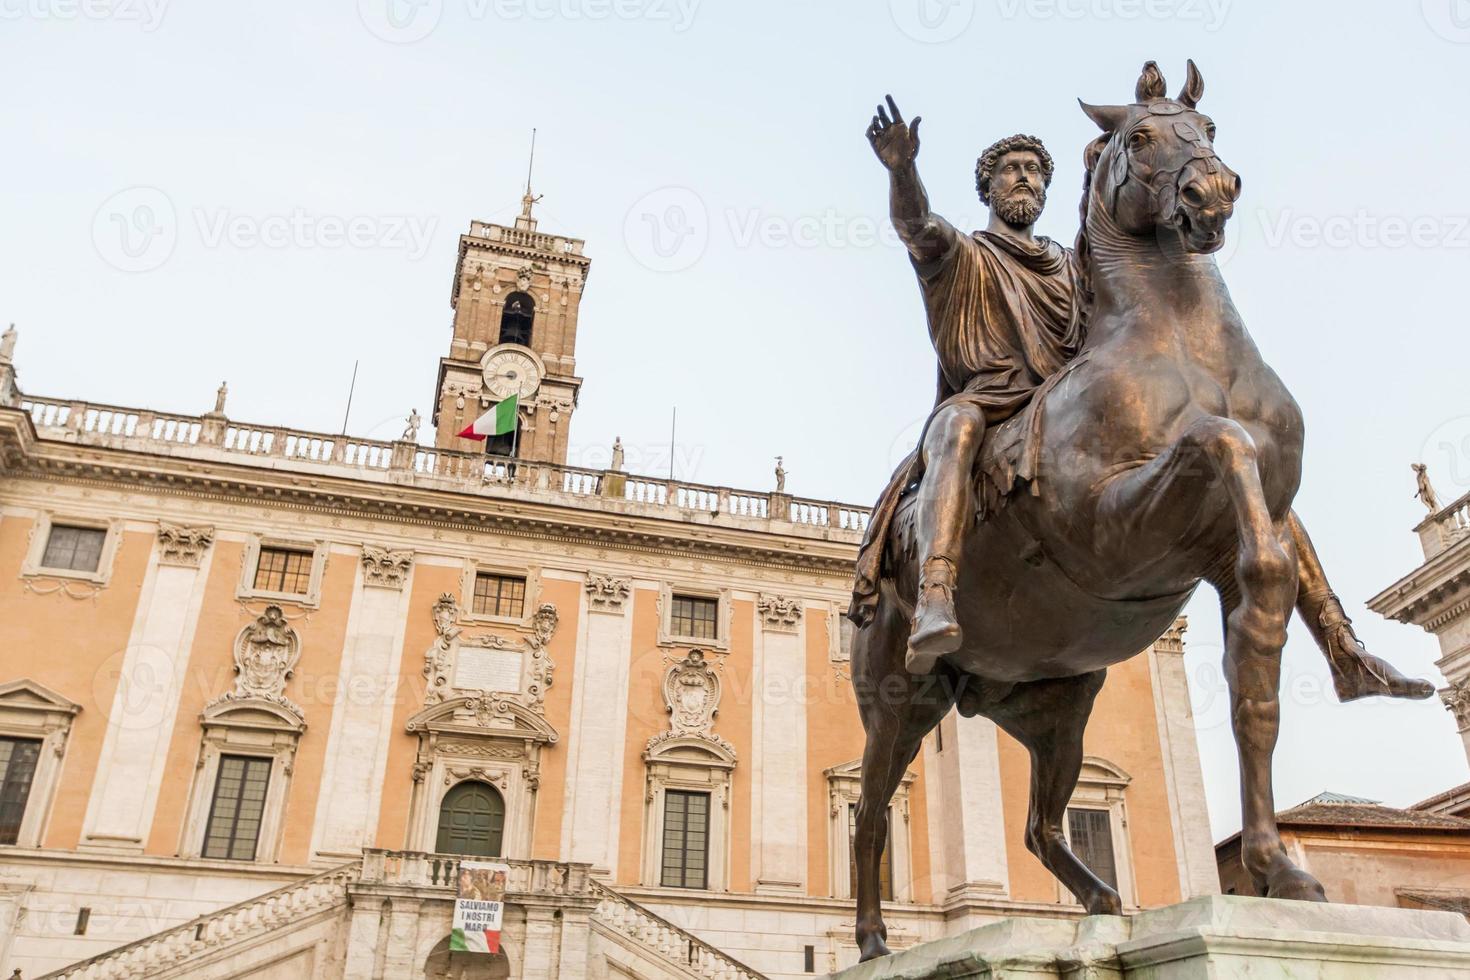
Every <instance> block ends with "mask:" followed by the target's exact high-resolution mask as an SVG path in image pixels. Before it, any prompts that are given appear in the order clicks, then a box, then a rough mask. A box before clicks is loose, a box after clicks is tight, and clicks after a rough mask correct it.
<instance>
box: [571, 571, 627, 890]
mask: <svg viewBox="0 0 1470 980" xmlns="http://www.w3.org/2000/svg"><path fill="white" fill-rule="evenodd" d="M585 595H586V599H585V602H584V609H583V615H582V616H581V617H580V619H581V624H582V625H581V635H580V636H579V637H578V638H577V657H576V668H575V672H574V675H573V678H572V713H571V725H570V726H569V727H570V730H569V731H568V733H567V772H568V778H567V793H566V802H565V804H564V808H563V811H562V824H561V826H562V839H561V852H560V853H561V856H562V858H563V860H568V861H585V862H586V863H588V864H590V865H592V870H593V872H594V873H595V874H607V873H610V872H612V871H613V870H614V869H615V868H616V867H617V861H618V825H619V822H618V817H619V815H620V814H622V812H623V809H622V791H623V746H624V742H625V736H626V732H627V719H628V669H629V661H630V658H631V657H632V649H631V647H632V640H631V635H630V625H629V623H630V620H631V616H630V611H631V610H630V608H629V607H630V606H631V605H632V602H633V599H632V582H631V580H629V579H626V578H616V577H614V576H610V575H602V574H598V573H595V572H594V573H592V574H590V575H588V577H587V583H586V593H585Z"/></svg>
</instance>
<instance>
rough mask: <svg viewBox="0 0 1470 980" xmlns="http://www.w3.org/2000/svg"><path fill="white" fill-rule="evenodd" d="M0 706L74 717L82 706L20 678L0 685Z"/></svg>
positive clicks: (49, 689)
mask: <svg viewBox="0 0 1470 980" xmlns="http://www.w3.org/2000/svg"><path fill="white" fill-rule="evenodd" d="M0 706H3V707H5V708H12V709H19V710H22V711H44V712H52V711H59V712H61V713H63V714H68V715H74V714H76V713H77V712H78V711H81V710H82V706H81V705H79V704H77V703H76V702H75V701H72V700H70V699H69V698H67V697H65V696H64V695H61V694H58V693H57V692H55V691H53V690H51V688H49V687H47V686H46V685H44V684H40V683H37V682H36V681H33V680H27V679H25V678H21V679H20V680H15V681H6V682H5V683H4V684H0Z"/></svg>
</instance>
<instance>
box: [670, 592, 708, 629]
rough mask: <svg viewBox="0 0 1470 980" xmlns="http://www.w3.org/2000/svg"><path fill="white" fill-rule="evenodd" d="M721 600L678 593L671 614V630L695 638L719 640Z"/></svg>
mask: <svg viewBox="0 0 1470 980" xmlns="http://www.w3.org/2000/svg"><path fill="white" fill-rule="evenodd" d="M719 612H720V600H718V599H704V598H701V597H699V596H691V595H676V596H674V607H673V609H672V610H671V611H670V614H669V632H670V633H671V634H672V635H674V636H684V637H688V638H690V639H694V640H717V639H719V630H717V629H716V627H715V624H716V622H717V621H718V619H719Z"/></svg>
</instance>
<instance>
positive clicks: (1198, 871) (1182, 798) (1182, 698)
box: [1148, 630, 1220, 900]
mask: <svg viewBox="0 0 1470 980" xmlns="http://www.w3.org/2000/svg"><path fill="white" fill-rule="evenodd" d="M1148 670H1149V680H1150V682H1151V686H1152V688H1153V692H1154V717H1155V718H1156V719H1157V720H1158V726H1159V754H1160V755H1161V756H1162V757H1163V760H1164V786H1165V788H1166V789H1167V790H1168V795H1169V818H1170V821H1171V822H1172V823H1173V825H1174V827H1173V830H1174V835H1173V836H1174V857H1175V862H1176V863H1177V865H1178V867H1179V891H1180V897H1181V898H1182V899H1185V900H1188V899H1191V898H1194V897H1196V896H1198V895H1217V894H1219V892H1220V870H1219V867H1218V865H1217V864H1216V861H1215V845H1214V841H1213V840H1211V836H1212V835H1211V833H1210V822H1209V819H1208V817H1207V816H1206V814H1207V813H1208V812H1209V811H1208V807H1207V806H1206V802H1205V779H1204V773H1203V771H1202V770H1201V768H1200V761H1199V745H1198V744H1197V743H1196V742H1195V736H1194V717H1193V712H1192V710H1191V708H1190V703H1189V680H1188V677H1187V676H1186V674H1185V670H1184V645H1183V636H1182V630H1181V631H1180V632H1179V633H1178V634H1175V633H1169V634H1166V635H1165V636H1164V638H1163V639H1161V640H1159V641H1158V642H1157V643H1155V644H1154V645H1153V646H1152V647H1150V648H1149V651H1148Z"/></svg>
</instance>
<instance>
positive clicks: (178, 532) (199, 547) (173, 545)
mask: <svg viewBox="0 0 1470 980" xmlns="http://www.w3.org/2000/svg"><path fill="white" fill-rule="evenodd" d="M213 543H214V528H212V527H203V526H198V527H189V526H185V525H182V524H170V523H168V522H167V521H159V522H158V562H159V564H161V565H178V566H180V567H182V568H198V567H199V563H200V562H201V561H203V560H204V552H205V550H207V549H208V548H209V546H210V545H211V544H213Z"/></svg>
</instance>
